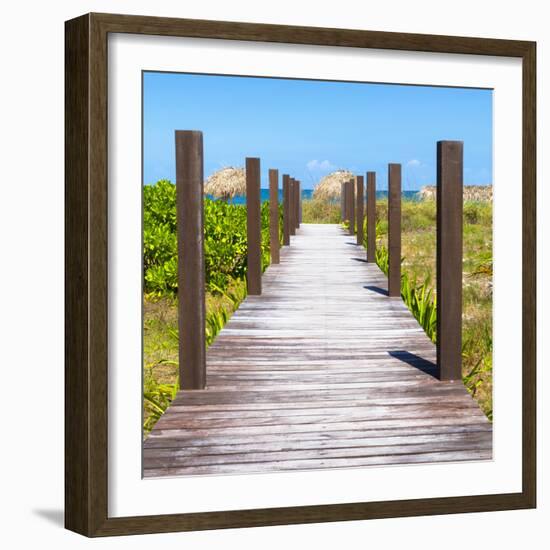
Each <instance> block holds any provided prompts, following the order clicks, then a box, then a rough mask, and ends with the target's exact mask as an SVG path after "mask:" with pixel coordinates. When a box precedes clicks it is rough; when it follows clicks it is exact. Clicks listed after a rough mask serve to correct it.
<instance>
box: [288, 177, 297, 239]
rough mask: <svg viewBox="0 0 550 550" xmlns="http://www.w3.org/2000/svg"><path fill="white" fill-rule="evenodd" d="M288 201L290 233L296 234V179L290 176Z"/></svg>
mask: <svg viewBox="0 0 550 550" xmlns="http://www.w3.org/2000/svg"><path fill="white" fill-rule="evenodd" d="M289 184H290V201H289V204H288V208H289V216H288V219H289V221H290V234H291V235H296V204H295V203H296V180H295V179H294V178H290V182H289Z"/></svg>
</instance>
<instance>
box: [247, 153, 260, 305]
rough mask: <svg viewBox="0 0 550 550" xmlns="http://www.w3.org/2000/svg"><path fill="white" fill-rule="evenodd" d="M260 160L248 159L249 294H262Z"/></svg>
mask: <svg viewBox="0 0 550 550" xmlns="http://www.w3.org/2000/svg"><path fill="white" fill-rule="evenodd" d="M260 208H261V202H260V159H259V158H250V157H247V159H246V249H247V253H246V257H247V265H246V287H247V291H248V294H255V295H259V294H261V293H262V250H261V246H262V219H261V212H260Z"/></svg>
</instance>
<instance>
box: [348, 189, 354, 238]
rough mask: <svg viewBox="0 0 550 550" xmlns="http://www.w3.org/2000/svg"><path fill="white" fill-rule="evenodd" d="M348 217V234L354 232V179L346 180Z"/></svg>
mask: <svg viewBox="0 0 550 550" xmlns="http://www.w3.org/2000/svg"><path fill="white" fill-rule="evenodd" d="M348 218H349V234H350V235H354V234H355V181H354V180H350V181H349V182H348Z"/></svg>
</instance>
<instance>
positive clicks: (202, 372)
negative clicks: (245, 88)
mask: <svg viewBox="0 0 550 550" xmlns="http://www.w3.org/2000/svg"><path fill="white" fill-rule="evenodd" d="M175 137H176V209H177V232H178V328H179V378H180V387H181V388H182V389H183V390H202V389H204V388H205V387H206V344H205V318H206V315H205V301H204V298H205V296H204V286H205V281H204V219H203V216H204V214H203V210H204V209H203V151H202V132H195V131H184V130H176V136H175Z"/></svg>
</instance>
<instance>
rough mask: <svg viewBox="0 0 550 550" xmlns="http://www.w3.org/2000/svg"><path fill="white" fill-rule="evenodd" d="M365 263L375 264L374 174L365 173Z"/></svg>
mask: <svg viewBox="0 0 550 550" xmlns="http://www.w3.org/2000/svg"><path fill="white" fill-rule="evenodd" d="M367 262H370V263H376V172H367Z"/></svg>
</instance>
